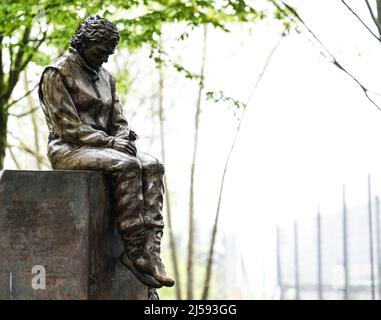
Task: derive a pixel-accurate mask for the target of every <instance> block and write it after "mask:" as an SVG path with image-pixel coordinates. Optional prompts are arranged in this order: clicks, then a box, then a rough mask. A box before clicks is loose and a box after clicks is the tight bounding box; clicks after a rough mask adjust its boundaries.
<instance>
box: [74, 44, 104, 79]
mask: <svg viewBox="0 0 381 320" xmlns="http://www.w3.org/2000/svg"><path fill="white" fill-rule="evenodd" d="M69 52H70V53H71V56H72V57H73V59H74V60H75V61H76V62H77V63H78V64H79V65H80V66H81V68H82V69H84V70H85V71H86V72H87V74H88V75H89V77H90V79H91V80H92V81H97V80H98V79H99V75H98V72H97V71H96V70H94V69H93V68H91V67H90V66H89V65H88V64H87V63H86V61H85V59H83V57H82V56H81V55H80V54H79V53H78V51H77V50H76V49H75V48H73V47H69Z"/></svg>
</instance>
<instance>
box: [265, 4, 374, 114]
mask: <svg viewBox="0 0 381 320" xmlns="http://www.w3.org/2000/svg"><path fill="white" fill-rule="evenodd" d="M270 2H271V3H272V4H273V5H274V6H275V7H276V8H277V9H279V10H281V11H282V12H283V13H285V14H287V10H288V11H289V12H291V13H292V15H293V16H294V17H295V18H296V19H297V20H298V21H299V22H300V23H301V24H302V25H303V26H304V27H305V28H306V29H307V31H308V32H309V33H310V34H311V35H312V37H313V38H314V39H315V41H316V42H317V43H318V44H319V45H320V46H321V48H323V50H324V51H325V53H326V54H327V55H328V56H329V58H330V59H328V60H329V61H330V62H331V63H332V64H333V65H334V66H335V67H337V68H338V69H340V70H341V71H343V72H344V73H346V74H347V75H348V76H349V77H350V78H352V80H354V81H355V82H356V83H357V84H358V86H359V87H360V88H361V90H362V91H363V92H364V94H365V96H366V97H367V99H368V100H369V101H370V102H371V103H372V104H373V105H374V106H375V107H376V108H377V109H378V110H380V111H381V107H380V106H378V104H377V103H376V102H375V101H374V100H373V99H372V98H371V97H370V96H369V93H370V92H371V91H370V90H369V89H368V88H366V87H365V86H364V85H363V84H362V83H361V82H360V81H359V80H358V79H357V78H356V77H355V76H354V75H352V74H351V73H350V72H349V71H348V70H347V69H346V68H344V67H343V66H342V65H341V64H340V63H339V62H338V61H337V59H336V58H335V56H334V55H333V54H332V53H331V52H330V51H329V50H328V49H327V48H326V47H325V45H324V44H323V43H322V41H321V40H320V39H319V38H318V37H317V36H316V34H315V33H314V32H313V31H312V30H311V29H310V28H309V27H308V26H307V24H306V23H305V22H304V20H303V19H302V18H301V17H300V16H299V14H298V13H297V12H296V10H295V9H294V8H293V7H291V6H289V5H288V4H287V3H285V2H284V1H282V0H281V1H280V2H281V3H282V4H283V5H284V6H285V8H286V9H287V10H285V8H282V7H281V6H280V5H279V4H278V3H277V2H276V1H274V0H270ZM291 19H292V18H291ZM292 20H293V21H294V22H295V20H294V19H292ZM322 54H323V56H325V57H327V56H326V55H325V54H324V53H323V52H322Z"/></svg>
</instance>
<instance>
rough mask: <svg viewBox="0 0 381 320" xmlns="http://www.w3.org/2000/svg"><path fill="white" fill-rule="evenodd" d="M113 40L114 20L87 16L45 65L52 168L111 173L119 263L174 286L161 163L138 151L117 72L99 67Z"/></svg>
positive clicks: (43, 91)
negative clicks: (164, 257)
mask: <svg viewBox="0 0 381 320" xmlns="http://www.w3.org/2000/svg"><path fill="white" fill-rule="evenodd" d="M118 42H119V33H118V30H117V28H116V26H115V25H114V24H113V23H111V22H110V21H108V20H105V19H103V18H101V17H99V16H95V17H90V18H88V19H86V20H85V21H84V22H83V23H81V24H80V25H79V27H78V29H77V31H76V33H75V35H74V36H73V38H72V40H71V43H70V49H69V52H68V53H67V54H66V55H64V56H63V57H61V58H59V59H58V60H56V61H54V62H53V63H51V64H50V65H49V66H47V67H46V68H45V70H44V72H43V74H42V76H41V81H40V86H39V97H40V102H41V106H42V109H43V111H44V114H45V117H46V122H47V125H48V128H49V144H48V157H49V160H50V162H51V164H52V167H53V169H58V170H64V169H70V170H96V171H104V172H106V173H108V174H109V175H110V176H111V177H112V179H113V184H114V187H113V193H114V206H115V210H116V212H117V215H118V231H119V234H120V236H121V238H122V240H123V243H124V251H123V252H122V254H121V256H120V259H121V262H122V263H123V264H124V265H125V266H126V267H127V268H129V269H130V270H131V271H132V272H133V273H134V274H135V276H136V277H137V279H139V280H140V281H141V282H142V283H144V284H145V285H147V286H149V287H153V288H160V287H162V286H173V285H174V280H173V279H172V278H170V277H169V276H168V275H167V273H166V272H165V268H164V265H163V263H162V261H161V258H160V246H161V238H162V235H163V227H164V222H163V216H162V213H161V211H162V206H163V193H164V188H163V175H164V166H163V164H162V163H160V162H159V161H158V160H157V159H155V158H154V157H152V156H150V155H148V154H145V153H142V152H139V151H137V149H136V145H135V140H136V138H137V135H136V134H135V132H134V131H132V130H130V128H129V125H128V122H127V120H126V118H125V117H124V115H123V107H122V105H121V103H120V100H119V97H118V95H117V93H116V88H115V78H114V77H113V76H112V75H111V74H110V73H109V72H108V71H107V70H106V69H104V68H103V67H102V64H103V63H104V62H107V60H108V57H109V56H110V55H111V54H113V53H114V50H115V47H116V46H117V44H118Z"/></svg>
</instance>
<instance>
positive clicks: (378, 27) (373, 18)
mask: <svg viewBox="0 0 381 320" xmlns="http://www.w3.org/2000/svg"><path fill="white" fill-rule="evenodd" d="M365 3H366V6H367V7H368V10H369V13H370V16H371V17H372V20H373V22H374V24H375V25H376V27H377V30H378V33H379V34H380V35H381V26H380V24H379V23H378V20H377V17H376V16H375V15H374V12H373V10H372V7H371V5H370V3H369V1H368V0H365Z"/></svg>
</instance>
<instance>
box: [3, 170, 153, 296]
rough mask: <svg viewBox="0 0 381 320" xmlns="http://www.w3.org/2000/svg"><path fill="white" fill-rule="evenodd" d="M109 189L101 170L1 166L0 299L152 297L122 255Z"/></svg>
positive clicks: (106, 179)
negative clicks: (122, 262) (23, 168)
mask: <svg viewBox="0 0 381 320" xmlns="http://www.w3.org/2000/svg"><path fill="white" fill-rule="evenodd" d="M109 191H110V188H109V181H108V178H107V177H106V176H105V175H104V174H103V173H101V172H90V171H12V170H5V171H0V299H13V300H19V299H148V288H147V287H146V286H144V285H142V284H141V283H140V282H139V281H138V280H136V278H135V277H134V276H133V275H132V274H131V273H130V272H129V271H128V270H127V269H126V268H124V267H123V266H122V265H121V264H120V262H119V260H118V256H119V254H120V253H121V252H122V250H123V247H122V242H121V240H120V239H119V235H118V233H117V229H116V222H115V217H114V216H113V214H112V210H111V208H110V204H111V201H110V192H109ZM41 266H42V267H43V269H42V268H41ZM33 268H35V269H33ZM44 270H45V272H46V274H45V279H46V285H45V289H41V288H38V287H41V286H42V285H43V280H42V278H41V277H43V271H44ZM33 271H34V272H36V273H33ZM36 276H37V277H36ZM32 281H34V287H36V284H37V289H35V288H33V285H32Z"/></svg>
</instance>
